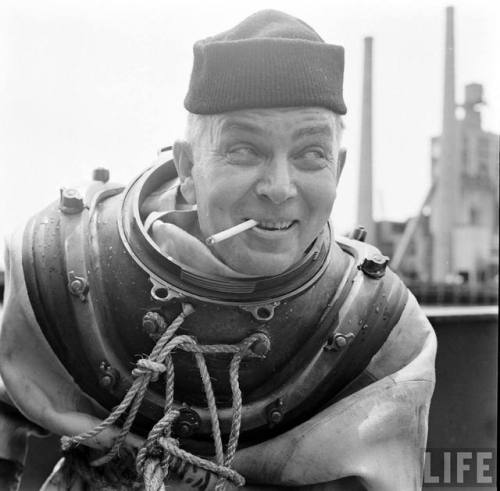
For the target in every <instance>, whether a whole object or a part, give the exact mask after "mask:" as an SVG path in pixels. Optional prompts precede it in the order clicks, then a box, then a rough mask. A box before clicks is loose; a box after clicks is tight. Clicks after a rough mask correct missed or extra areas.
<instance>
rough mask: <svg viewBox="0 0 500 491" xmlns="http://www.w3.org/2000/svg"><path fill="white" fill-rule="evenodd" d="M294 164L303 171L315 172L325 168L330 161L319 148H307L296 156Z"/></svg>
mask: <svg viewBox="0 0 500 491" xmlns="http://www.w3.org/2000/svg"><path fill="white" fill-rule="evenodd" d="M296 162H297V165H298V166H299V167H301V168H303V169H304V170H316V169H323V168H324V167H327V166H328V165H329V163H330V159H328V156H327V154H326V152H325V151H324V150H322V149H321V148H308V149H306V150H304V151H303V152H300V153H299V154H298V155H297V157H296Z"/></svg>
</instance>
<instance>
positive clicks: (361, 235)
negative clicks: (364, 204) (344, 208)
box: [351, 226, 367, 242]
mask: <svg viewBox="0 0 500 491" xmlns="http://www.w3.org/2000/svg"><path fill="white" fill-rule="evenodd" d="M366 233H367V232H366V229H365V227H362V226H359V227H356V228H355V229H354V231H353V232H352V234H351V239H354V240H359V241H360V242H364V241H365V239H366Z"/></svg>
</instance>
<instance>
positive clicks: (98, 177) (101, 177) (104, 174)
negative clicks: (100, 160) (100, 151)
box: [92, 167, 109, 182]
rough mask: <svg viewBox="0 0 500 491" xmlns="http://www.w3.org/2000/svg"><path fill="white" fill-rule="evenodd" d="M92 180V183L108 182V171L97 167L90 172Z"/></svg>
mask: <svg viewBox="0 0 500 491" xmlns="http://www.w3.org/2000/svg"><path fill="white" fill-rule="evenodd" d="M92 179H93V180H94V181H100V182H108V181H109V170H108V169H105V168H104V167H97V168H96V169H94V171H93V172H92Z"/></svg>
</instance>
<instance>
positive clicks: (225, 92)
mask: <svg viewBox="0 0 500 491" xmlns="http://www.w3.org/2000/svg"><path fill="white" fill-rule="evenodd" d="M193 51H194V63H193V71H192V73H191V81H190V84H189V91H188V93H187V95H186V99H185V100H184V106H185V108H186V109H187V110H188V111H189V112H192V113H196V114H217V113H223V112H228V111H237V110H239V109H251V108H266V107H294V106H317V107H324V108H327V109H330V110H332V111H333V112H335V113H337V114H345V113H346V107H345V104H344V99H343V96H342V83H343V78H344V48H343V47H342V46H334V45H332V44H326V43H325V42H324V41H323V39H321V37H320V36H319V35H318V34H317V33H316V31H314V29H312V28H311V27H310V26H308V25H307V24H306V23H305V22H303V21H301V20H300V19H297V18H295V17H292V16H290V15H288V14H285V13H283V12H278V11H276V10H262V11H260V12H257V13H255V14H253V15H251V16H250V17H248V18H247V19H245V20H244V21H243V22H241V23H240V24H238V25H237V26H236V27H234V28H233V29H230V30H228V31H225V32H223V33H221V34H218V35H216V36H213V37H210V38H207V39H203V40H201V41H198V42H197V43H195V45H194V48H193Z"/></svg>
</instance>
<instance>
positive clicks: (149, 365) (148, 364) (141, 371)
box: [132, 358, 167, 382]
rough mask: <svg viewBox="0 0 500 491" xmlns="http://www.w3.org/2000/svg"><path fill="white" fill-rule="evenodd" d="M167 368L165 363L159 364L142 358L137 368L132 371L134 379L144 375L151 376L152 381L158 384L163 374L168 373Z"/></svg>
mask: <svg viewBox="0 0 500 491" xmlns="http://www.w3.org/2000/svg"><path fill="white" fill-rule="evenodd" d="M166 369H167V368H166V367H165V365H164V364H163V363H158V362H157V361H153V360H151V359H149V358H141V359H140V360H138V361H137V363H136V368H134V369H133V370H132V375H133V376H134V377H141V376H143V375H147V374H148V373H149V374H151V380H152V381H153V382H156V381H157V380H158V377H159V376H160V374H161V373H164V372H165V371H166Z"/></svg>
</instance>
